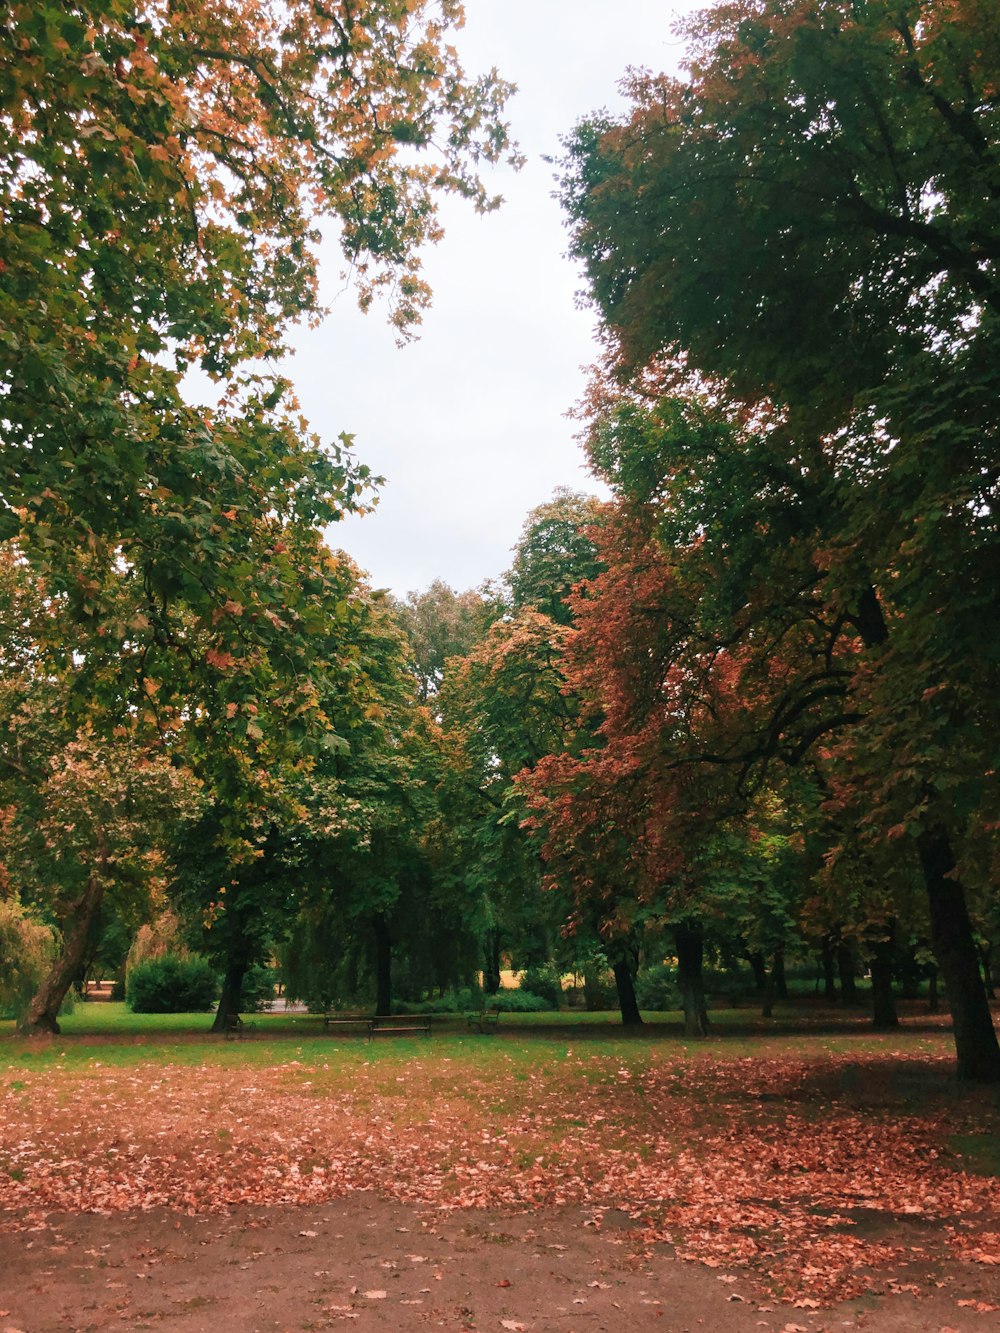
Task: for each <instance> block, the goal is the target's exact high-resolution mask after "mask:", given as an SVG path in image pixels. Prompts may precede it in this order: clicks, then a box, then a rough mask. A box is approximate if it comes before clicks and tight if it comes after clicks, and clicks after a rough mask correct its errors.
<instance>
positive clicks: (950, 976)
mask: <svg viewBox="0 0 1000 1333" xmlns="http://www.w3.org/2000/svg"><path fill="white" fill-rule="evenodd" d="M917 850H918V851H919V853H920V865H921V868H922V870H923V872H924V883H925V885H926V887H927V897H928V902H929V905H930V916H931V943H932V946H933V949H934V957H935V958H936V959H937V963H938V967H940V969H941V973H942V975H943V977H944V984H945V988H946V989H947V992H948V1007H949V1008H950V1009H951V1018H952V1030H953V1032H954V1035H955V1053H956V1055H957V1057H958V1077H959V1078H960V1079H965V1080H967V1081H969V1082H975V1083H1000V1045H998V1043H997V1034H996V1031H995V1029H994V1027H993V1019H992V1018H991V1016H990V1006H989V1001H988V1000H987V998H986V988H985V987H984V986H983V979H982V977H981V976H980V974H979V956H978V954H977V952H976V941H975V938H974V936H973V933H972V922H971V921H970V920H969V912H968V908H967V907H966V903H965V890H964V889H963V887H962V884H961V882H960V881H959V880H957V879H953V878H952V875H953V873H954V870H955V858H954V856H953V854H952V850H951V844H950V841H949V839H948V836H947V834H945V833H944V832H943V831H942V830H937V829H928V830H927V831H926V832H924V833H922V834H921V835H920V837H919V838H918V840H917Z"/></svg>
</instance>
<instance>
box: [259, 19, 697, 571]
mask: <svg viewBox="0 0 1000 1333" xmlns="http://www.w3.org/2000/svg"><path fill="white" fill-rule="evenodd" d="M699 7H701V5H696V4H695V3H694V0H665V3H657V2H656V0H466V16H467V23H466V27H465V29H464V30H463V31H462V32H460V33H459V34H458V36H457V39H455V45H456V46H457V47H458V49H459V51H460V54H461V56H462V59H463V63H464V64H465V67H466V70H467V72H468V73H470V74H473V75H474V74H479V73H482V72H484V71H486V70H488V69H490V68H491V67H492V66H494V65H495V66H496V67H497V69H498V71H499V72H500V74H501V75H502V76H503V77H504V78H507V79H510V80H512V81H513V82H514V83H516V84H517V85H518V87H519V91H518V93H517V94H516V96H515V97H514V98H513V99H512V101H511V102H510V103H509V104H508V110H507V115H508V118H509V119H510V121H511V124H512V129H513V134H514V137H515V138H516V139H517V140H518V142H519V144H520V146H521V149H522V151H523V152H524V154H525V155H526V157H527V159H528V161H527V165H526V166H525V167H524V168H523V170H522V171H521V172H520V173H518V174H517V175H515V174H514V173H513V172H511V171H509V170H507V169H506V168H505V169H502V170H497V171H494V172H492V173H491V174H490V176H489V178H488V185H489V188H490V190H491V192H493V193H502V194H503V195H504V197H505V199H506V203H505V204H504V206H503V208H502V209H501V210H500V212H499V213H496V214H492V215H490V216H488V217H477V216H476V214H475V213H474V212H473V210H472V208H471V207H470V206H469V205H468V204H464V203H463V202H462V201H460V200H447V201H445V204H444V207H443V210H442V217H443V220H444V224H445V232H446V234H445V238H444V240H443V241H442V242H441V243H440V245H438V246H437V247H435V248H434V249H432V250H431V251H429V252H428V253H427V255H426V256H425V275H426V277H427V278H428V280H429V282H430V283H431V286H432V287H433V290H434V305H433V308H432V310H431V311H430V312H429V314H428V315H427V316H426V317H425V320H424V323H423V326H422V332H421V334H420V337H419V341H418V342H416V343H415V344H412V345H410V346H407V347H404V348H397V347H396V345H395V342H394V335H393V331H392V329H391V328H390V327H389V325H388V323H387V321H386V318H385V310H384V308H382V307H378V306H376V307H375V308H373V310H372V312H371V313H370V314H369V315H367V316H363V315H362V314H361V313H360V312H359V311H358V309H357V305H356V300H355V294H354V292H353V291H351V290H343V286H342V282H341V280H340V277H339V274H340V272H341V269H342V267H343V265H342V262H341V261H340V256H339V254H338V253H337V252H336V251H335V250H334V249H333V247H331V253H330V255H329V256H328V257H327V259H326V261H325V266H324V270H323V280H324V291H323V299H324V303H325V304H328V305H329V306H330V307H331V314H330V316H329V317H328V318H327V320H325V321H324V323H323V324H322V325H321V326H320V328H319V329H316V330H311V331H310V330H300V331H299V332H298V335H297V338H296V346H297V353H296V355H295V357H294V359H293V360H292V361H290V362H289V363H287V365H286V366H285V373H286V374H288V375H289V376H290V377H291V379H292V380H293V381H294V383H295V385H296V387H297V389H298V392H299V396H300V399H301V402H302V406H303V408H304V410H305V413H306V415H307V417H308V418H309V420H310V422H311V423H312V425H313V427H314V429H316V430H317V431H318V432H319V434H320V435H321V437H322V438H324V439H332V438H334V437H335V436H337V435H338V434H339V433H340V432H341V431H342V430H346V431H349V432H352V433H353V434H354V435H355V436H356V441H355V451H356V453H357V454H358V455H359V457H360V459H361V460H362V461H363V462H365V463H367V464H368V465H369V466H370V467H371V468H372V470H373V472H375V473H380V474H382V475H384V476H385V477H386V478H387V484H386V486H385V487H384V489H383V491H382V496H381V500H380V503H379V505H378V507H377V509H376V510H375V511H374V512H373V513H371V514H370V515H368V516H366V517H364V518H351V519H348V520H347V521H345V522H344V523H343V524H338V525H337V526H336V527H335V528H333V529H331V530H330V533H329V539H330V541H331V544H333V545H336V546H340V547H343V548H344V549H345V550H347V551H349V552H350V554H351V555H352V556H353V557H354V558H355V559H356V560H357V561H358V563H359V564H360V565H361V566H362V567H363V568H365V569H366V570H368V572H369V574H370V576H371V578H372V581H373V583H374V584H375V586H377V587H389V588H391V589H393V591H395V592H397V593H399V594H401V595H402V594H405V593H406V592H408V591H409V590H411V589H420V588H424V587H426V586H427V585H428V584H429V583H430V582H431V580H432V579H434V578H436V577H440V578H443V579H445V580H446V581H447V582H448V583H450V584H451V585H452V586H453V587H455V588H456V589H459V590H460V589H463V588H468V587H475V586H477V585H478V584H480V583H481V582H482V581H483V580H484V579H487V578H493V577H496V576H497V575H499V574H501V573H502V572H503V570H505V569H506V568H507V566H508V565H509V563H510V549H511V547H512V546H513V544H514V542H515V541H516V540H517V537H518V534H519V533H520V530H521V525H522V523H523V522H524V519H525V517H526V515H527V513H528V511H529V509H531V508H532V507H533V506H535V505H537V504H540V503H542V502H543V501H544V500H546V499H548V498H549V496H550V495H551V494H552V491H553V490H554V488H555V487H556V486H559V485H564V486H571V487H574V488H578V489H581V490H596V485H595V483H594V482H593V481H592V479H591V478H590V477H589V476H588V474H587V472H586V470H585V466H584V462H583V457H582V454H581V452H580V450H579V448H578V446H577V445H576V443H575V441H574V438H573V436H574V433H575V430H576V427H575V426H574V423H573V422H571V421H569V420H567V419H566V416H565V413H566V412H567V411H568V410H569V408H571V407H572V406H573V404H574V403H575V402H576V401H577V400H578V399H579V397H580V395H581V393H582V391H583V388H584V385H585V381H586V375H585V368H586V366H587V365H589V364H590V363H591V362H592V361H593V360H594V359H595V346H594V343H593V339H592V331H593V320H592V316H591V314H590V312H589V311H581V310H579V309H577V308H576V307H575V304H574V293H575V292H576V291H577V290H578V289H579V288H580V286H581V281H580V278H579V275H578V274H577V273H576V272H575V270H574V267H573V265H571V264H570V262H569V261H568V260H567V259H566V258H565V251H566V246H567V235H566V231H565V228H564V226H563V220H562V216H561V210H560V208H559V206H558V204H557V203H556V202H555V200H554V199H553V198H552V197H551V195H552V192H553V189H554V180H553V168H552V166H550V165H549V164H548V163H546V162H544V161H543V160H542V157H543V155H545V154H549V155H557V156H558V155H559V152H560V149H559V136H560V135H562V134H565V133H567V132H568V131H569V130H570V129H571V128H572V126H573V125H574V124H575V123H576V121H577V120H578V119H580V117H582V116H585V115H587V114H589V113H590V112H593V111H596V110H599V109H601V108H603V107H608V108H611V109H612V110H614V109H617V108H619V107H620V106H621V105H622V103H621V99H620V98H619V96H618V92H617V82H618V80H619V79H620V78H621V76H622V74H623V73H624V72H625V69H626V68H627V67H628V66H629V65H646V66H649V67H652V68H655V69H666V68H670V69H673V68H676V65H677V62H678V60H679V58H680V56H681V54H682V48H681V46H680V44H679V43H678V41H677V39H676V38H675V37H674V36H673V34H672V31H671V29H672V25H673V21H674V19H675V18H676V16H677V15H678V14H679V13H681V12H684V11H686V10H691V9H694V8H699Z"/></svg>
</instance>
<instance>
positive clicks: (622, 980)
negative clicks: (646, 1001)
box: [613, 958, 642, 1027]
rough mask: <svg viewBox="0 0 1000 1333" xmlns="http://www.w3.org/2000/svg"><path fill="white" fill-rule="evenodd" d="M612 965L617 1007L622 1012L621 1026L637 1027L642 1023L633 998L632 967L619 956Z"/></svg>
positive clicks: (636, 1003) (636, 1002) (637, 1003)
mask: <svg viewBox="0 0 1000 1333" xmlns="http://www.w3.org/2000/svg"><path fill="white" fill-rule="evenodd" d="M613 966H614V974H615V988H616V989H617V991H618V1007H619V1009H620V1010H621V1012H622V1026H623V1027H637V1026H639V1025H640V1024H641V1023H642V1014H640V1013H639V1002H638V1001H637V1000H636V998H635V985H634V984H633V981H632V969H631V968H630V967H629V965H628V963H627V962H626V960H625V959H624V958H619V959H618V961H617V962H616V963H615V964H614V965H613Z"/></svg>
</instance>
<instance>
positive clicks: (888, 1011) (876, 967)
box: [871, 938, 899, 1032]
mask: <svg viewBox="0 0 1000 1333" xmlns="http://www.w3.org/2000/svg"><path fill="white" fill-rule="evenodd" d="M871 974H872V1025H873V1027H874V1028H875V1029H876V1030H877V1031H878V1032H888V1031H890V1030H891V1029H892V1028H898V1027H899V1015H898V1014H897V1013H896V1001H895V1000H894V999H893V998H892V939H891V938H890V939H886V940H879V941H878V943H877V944H876V945H875V946H874V952H873V954H872V960H871Z"/></svg>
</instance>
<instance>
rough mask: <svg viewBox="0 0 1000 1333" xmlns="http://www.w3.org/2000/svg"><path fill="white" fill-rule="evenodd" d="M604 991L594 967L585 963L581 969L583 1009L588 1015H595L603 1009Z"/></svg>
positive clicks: (599, 976)
mask: <svg viewBox="0 0 1000 1333" xmlns="http://www.w3.org/2000/svg"><path fill="white" fill-rule="evenodd" d="M604 989H605V988H604V985H603V984H602V982H601V974H600V973H599V972H598V970H597V967H596V965H595V964H594V963H587V964H586V965H585V966H584V969H583V1007H584V1009H586V1011H587V1013H588V1014H596V1013H597V1012H598V1011H599V1010H600V1009H602V1008H603V1007H604Z"/></svg>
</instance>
